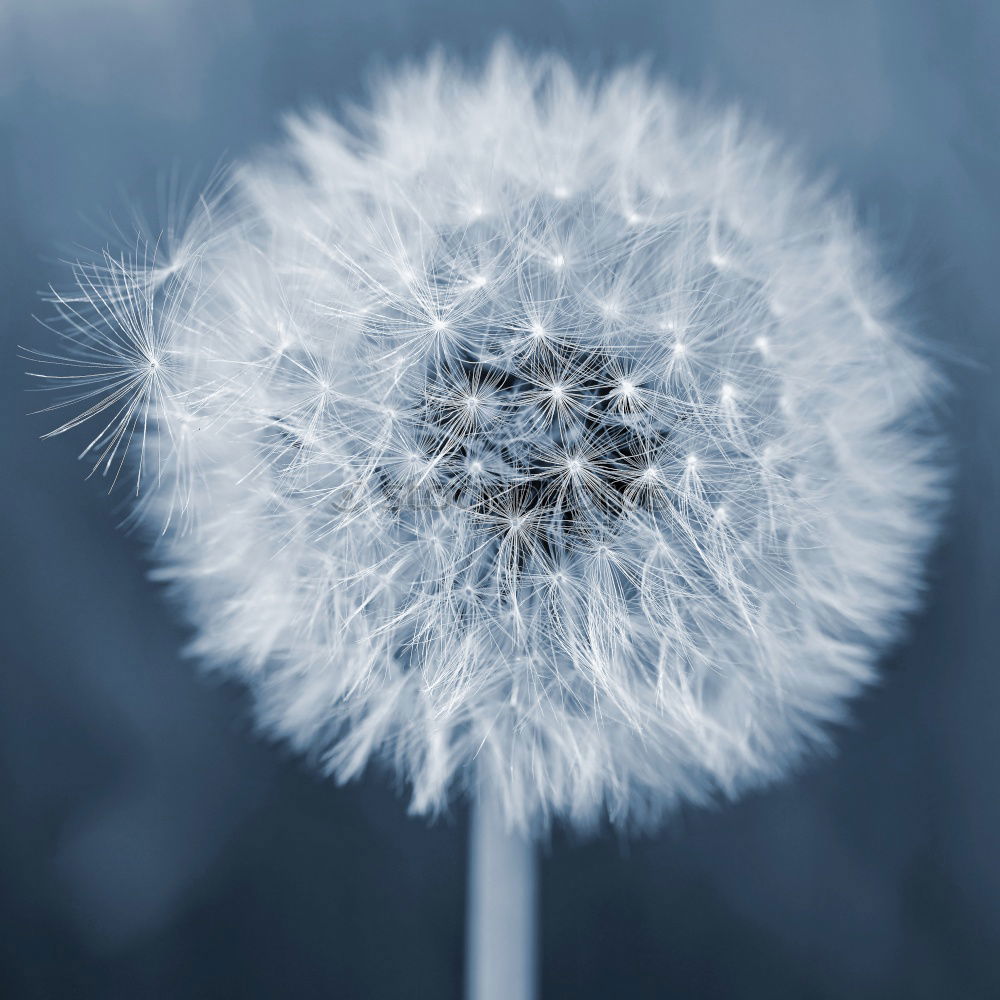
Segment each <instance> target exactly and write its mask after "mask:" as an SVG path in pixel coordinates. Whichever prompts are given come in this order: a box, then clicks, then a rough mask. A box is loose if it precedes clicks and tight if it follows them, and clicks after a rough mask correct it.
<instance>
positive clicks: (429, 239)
mask: <svg viewBox="0 0 1000 1000" xmlns="http://www.w3.org/2000/svg"><path fill="white" fill-rule="evenodd" d="M289 134H290V135H289V139H288V141H287V142H286V143H285V145H284V146H283V147H282V148H281V149H280V150H279V151H278V155H276V156H275V155H272V156H270V157H268V158H267V159H265V160H262V161H260V162H256V163H250V164H247V165H245V166H243V167H242V168H241V169H240V170H239V171H238V172H237V173H236V174H235V179H234V183H233V186H232V189H231V190H229V191H227V192H226V193H225V194H224V195H223V196H221V197H220V198H217V199H214V200H206V201H205V202H204V203H203V205H202V207H201V208H200V209H199V211H198V212H197V213H196V214H195V217H194V218H193V219H192V221H191V224H190V228H191V233H192V236H191V238H190V239H188V240H185V241H184V243H183V247H184V253H183V257H182V258H181V259H179V260H177V261H176V262H174V261H169V260H168V261H163V260H160V259H156V255H155V254H153V252H152V251H150V252H149V253H147V254H145V255H140V256H141V259H131V260H124V259H118V258H114V257H111V256H106V257H105V258H104V259H103V261H101V262H98V263H97V264H92V265H86V266H80V267H79V268H78V272H77V277H78V279H79V281H78V284H79V287H78V288H77V290H76V291H75V292H74V293H73V294H71V295H65V296H60V297H58V298H57V300H56V301H57V303H58V307H59V309H60V311H61V312H62V314H63V316H64V318H65V319H66V320H67V321H68V326H67V327H66V328H65V331H64V332H66V333H67V334H68V335H69V337H70V339H71V340H73V341H74V342H75V355H74V362H73V363H74V364H75V365H76V366H77V367H75V368H73V369H70V370H69V375H70V376H75V375H79V376H80V379H79V380H78V381H77V382H74V380H73V379H72V378H69V379H67V380H66V381H65V382H60V383H59V384H60V385H63V386H65V385H68V386H69V387H70V394H71V395H73V394H74V389H73V387H74V385H75V386H76V387H77V390H78V391H76V393H75V397H76V399H78V400H83V401H84V404H85V405H84V412H83V413H82V415H81V416H79V417H75V418H74V419H72V420H71V421H69V422H68V424H66V425H64V427H69V426H76V425H77V424H78V423H80V422H81V421H82V420H83V419H85V418H87V417H93V418H95V419H96V420H98V421H99V422H101V423H102V424H103V427H102V429H101V430H100V431H99V433H98V434H97V436H96V437H95V438H94V441H93V442H92V444H91V447H90V448H89V449H88V452H89V453H90V454H92V455H93V456H95V457H96V464H97V465H98V466H99V467H101V468H102V469H103V470H110V471H113V472H114V473H115V474H116V475H117V470H118V469H119V468H120V467H121V463H122V460H123V457H124V456H125V455H126V453H127V454H129V455H131V456H132V458H131V460H132V462H133V463H134V465H133V468H134V469H135V470H137V477H136V478H137V480H138V488H139V495H140V499H139V507H138V511H139V514H140V515H141V517H142V518H143V519H144V520H145V521H146V522H147V523H148V524H150V525H151V526H152V527H153V528H154V529H155V531H156V534H157V535H158V541H157V543H156V550H157V555H158V558H159V563H160V570H159V574H160V576H161V577H162V578H163V579H165V580H168V581H170V582H171V584H172V585H173V587H174V588H175V590H176V592H177V593H178V594H179V595H181V596H182V598H183V599H184V601H185V603H186V606H187V608H188V609H189V612H190V615H191V618H192V620H193V621H194V623H195V625H196V626H197V629H198V633H197V634H198V637H197V639H196V641H195V649H196V651H197V652H198V653H199V654H201V655H202V656H203V657H204V658H206V659H207V660H208V661H210V662H212V663H214V664H218V665H220V666H223V667H224V668H225V669H226V670H229V671H232V672H233V673H235V674H237V675H238V676H240V677H242V678H243V679H244V680H245V681H246V683H247V684H248V685H249V686H250V687H251V689H252V690H253V692H254V694H255V697H256V702H257V706H258V711H259V717H260V719H261V721H262V723H263V724H264V726H265V727H266V728H267V729H268V730H270V731H271V732H273V733H274V734H276V735H278V736H280V737H283V738H286V739H287V740H289V741H291V743H292V744H294V745H295V746H296V747H298V748H300V749H302V750H303V751H308V752H309V753H311V754H312V755H314V756H315V757H316V759H318V760H319V761H320V762H321V763H322V766H323V767H324V768H326V769H328V770H329V771H330V772H332V773H333V774H335V775H337V776H338V777H339V778H342V779H346V778H350V777H352V776H354V775H357V774H358V773H359V772H361V771H362V770H363V769H364V768H365V766H366V765H367V763H368V762H369V761H371V760H379V761H382V762H384V763H387V764H388V765H389V766H390V767H391V768H393V769H394V770H395V771H396V772H397V773H398V774H399V775H400V776H401V777H402V778H404V779H405V780H406V781H407V782H408V783H409V785H410V787H411V788H412V807H413V809H414V810H415V811H418V812H428V811H435V810H438V809H440V808H442V807H443V806H444V805H445V803H446V802H447V801H448V797H449V794H450V793H451V792H452V791H453V790H455V789H460V788H461V787H463V786H466V785H468V784H470V783H471V781H472V774H473V771H475V772H477V773H478V774H479V775H480V776H481V777H482V780H486V781H489V782H491V783H493V784H494V785H495V786H496V787H497V788H498V789H499V790H500V791H501V793H502V799H503V802H504V805H505V809H506V812H507V815H508V818H509V819H510V821H511V822H512V823H515V824H519V825H522V826H533V827H538V826H543V825H544V824H545V823H546V822H548V821H549V819H551V818H553V817H559V818H564V819H567V820H569V821H571V822H573V823H576V824H578V825H585V824H587V823H589V822H592V821H593V820H595V819H596V818H597V817H599V816H600V815H601V814H602V813H607V814H609V815H610V816H611V818H612V819H613V820H615V821H618V822H626V821H634V822H643V821H649V820H652V819H655V818H656V817H657V816H658V815H660V814H661V813H662V812H663V810H664V809H665V808H667V807H670V806H672V805H674V804H676V803H678V802H680V801H683V800H692V801H701V800H704V799H706V798H709V797H711V796H712V795H713V794H715V793H719V792H722V793H724V794H728V795H735V794H738V793H739V792H741V791H743V790H744V789H746V788H748V787H752V786H755V785H759V784H762V783H766V782H768V781H770V780H773V779H775V778H777V777H779V776H781V775H782V774H784V773H786V772H787V771H788V770H789V769H790V768H791V767H792V766H793V765H794V764H795V762H796V761H797V760H798V759H799V758H800V756H801V755H802V753H803V751H805V750H807V749H808V748H810V747H815V746H817V745H821V744H822V743H823V741H824V738H825V737H824V729H825V727H826V726H827V724H829V723H830V722H832V721H835V720H837V719H840V718H841V717H842V714H843V710H844V703H845V701H846V699H848V698H849V697H850V696H851V695H853V694H855V693H856V692H857V691H858V690H859V688H861V687H862V686H863V685H864V684H866V683H867V682H869V681H870V680H871V679H872V677H873V662H874V658H875V656H876V655H877V653H878V651H879V650H880V649H881V648H882V647H883V646H884V645H885V644H886V642H887V641H888V640H889V639H891V637H892V636H893V635H894V633H895V631H896V628H897V624H898V621H899V618H900V616H901V614H902V613H904V612H906V611H907V610H909V609H910V608H911V607H912V606H913V604H914V601H915V596H916V593H917V590H918V586H919V562H920V558H921V556H922V554H923V552H924V550H925V548H926V546H927V544H928V542H929V540H930V538H931V536H932V534H933V528H934V518H933V516H932V514H933V508H934V501H936V499H937V498H938V496H939V493H940V476H939V474H938V472H937V471H936V468H935V465H934V462H933V454H934V435H933V433H927V430H928V428H927V427H926V426H925V423H926V421H925V418H924V411H925V409H926V402H925V401H926V396H927V393H928V390H929V388H930V387H931V386H932V385H933V378H932V375H931V372H930V370H929V368H928V366H927V365H926V364H925V362H924V361H923V360H922V359H921V358H920V356H919V355H918V353H917V352H916V351H915V350H914V348H913V347H912V346H911V345H910V343H909V341H908V340H907V338H906V337H905V336H904V335H903V334H902V333H901V332H900V331H899V329H898V328H897V326H896V320H895V318H894V316H893V314H892V307H893V305H894V300H893V295H892V290H891V288H890V287H889V285H888V284H887V282H885V281H884V280H883V278H882V277H880V272H879V270H878V268H877V266H876V265H874V264H873V260H872V254H871V251H870V248H869V246H868V244H867V243H866V241H865V240H864V238H863V237H862V236H861V235H860V234H859V233H858V232H857V231H856V230H855V228H854V226H853V224H852V222H851V220H850V218H849V213H847V212H845V210H844V208H843V205H842V204H840V203H839V202H837V201H834V200H832V199H830V198H829V197H828V196H827V195H826V194H825V193H824V192H823V191H821V190H820V189H819V188H818V187H817V186H815V185H811V184H806V183H805V182H804V181H803V180H802V179H801V178H800V177H799V175H798V173H797V172H796V168H795V167H794V165H792V164H791V163H790V161H789V159H788V157H787V156H785V155H783V154H781V153H780V152H775V148H776V147H775V144H774V143H773V141H771V139H770V137H768V136H766V135H762V134H761V133H760V132H759V131H758V130H757V129H756V128H754V127H752V126H750V125H747V124H746V123H743V122H742V121H741V120H740V119H739V117H738V116H736V115H734V114H732V113H729V114H723V115H717V114H715V113H714V112H711V111H707V110H706V109H705V108H704V107H701V106H694V105H691V104H688V103H686V102H685V101H684V100H682V99H680V98H678V97H677V96H676V95H675V94H674V93H673V92H672V91H670V90H669V89H668V88H667V87H665V86H663V85H661V84H659V83H655V82H651V81H650V80H649V79H648V78H647V77H646V76H645V75H644V74H643V73H642V72H640V71H637V70H636V71H633V70H623V71H619V72H617V73H614V74H612V75H611V76H609V77H608V78H607V79H606V80H605V81H604V82H603V83H602V84H601V85H599V86H591V85H584V84H581V83H580V82H578V81H577V80H576V79H575V77H574V76H573V74H572V73H571V71H570V70H569V69H568V67H567V66H566V65H564V63H563V62H561V61H560V60H559V59H556V58H544V59H539V60H527V59H523V58H521V57H519V56H518V55H516V54H515V53H514V52H512V50H511V49H510V48H509V47H499V48H498V49H497V50H496V51H495V52H494V54H493V56H492V58H491V60H490V62H489V64H488V65H487V67H486V69H485V70H484V71H483V72H482V73H481V74H469V73H467V72H465V71H463V70H462V69H460V68H458V67H456V66H454V65H452V64H450V63H448V62H447V61H445V60H443V59H432V60H430V61H429V62H428V63H427V64H425V65H423V66H420V67H415V68H411V69H409V70H406V71H404V72H402V73H400V74H398V75H397V76H395V77H393V78H391V79H389V80H387V81H385V82H383V83H382V84H380V86H379V89H378V90H377V92H376V94H375V96H374V101H373V105H372V108H371V111H370V113H369V114H368V115H367V116H366V117H365V118H364V119H363V120H361V123H360V125H358V126H357V127H356V129H355V130H354V131H350V130H349V129H348V128H347V127H345V126H342V125H340V124H337V123H335V122H334V121H333V120H331V119H329V118H327V117H325V116H323V115H313V116H311V117H308V118H295V119H292V120H291V122H290V124H289ZM623 192H625V193H626V194H627V199H626V200H625V201H624V202H623ZM623 203H624V204H626V206H627V207H626V209H625V210H624V211H623V208H622V206H623ZM632 206H634V208H633V207H632ZM554 248H559V249H554ZM778 301H780V303H781V308H780V309H775V308H774V304H775V303H776V302H778Z"/></svg>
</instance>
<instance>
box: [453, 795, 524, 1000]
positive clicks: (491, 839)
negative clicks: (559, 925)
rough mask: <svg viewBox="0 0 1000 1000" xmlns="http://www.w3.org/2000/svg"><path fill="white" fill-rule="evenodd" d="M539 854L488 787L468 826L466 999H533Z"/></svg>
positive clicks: (475, 803)
mask: <svg viewBox="0 0 1000 1000" xmlns="http://www.w3.org/2000/svg"><path fill="white" fill-rule="evenodd" d="M536 908H537V859H536V852H535V846H534V844H533V843H532V841H531V839H530V838H529V837H528V836H526V835H525V834H522V833H518V832H511V831H510V830H508V829H507V826H506V823H505V820H504V816H503V813H502V811H501V809H500V803H499V802H498V801H497V798H496V796H495V795H492V794H490V791H489V789H482V790H480V792H479V794H478V795H475V796H474V797H473V805H472V819H471V823H470V826H469V873H468V903H467V915H466V916H467V924H466V949H467V954H466V1000H535V997H536V996H537V988H536V980H537V947H536Z"/></svg>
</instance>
